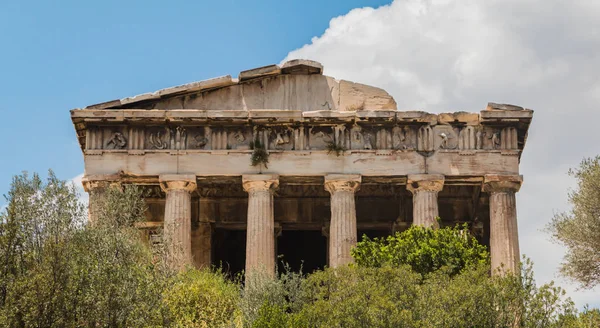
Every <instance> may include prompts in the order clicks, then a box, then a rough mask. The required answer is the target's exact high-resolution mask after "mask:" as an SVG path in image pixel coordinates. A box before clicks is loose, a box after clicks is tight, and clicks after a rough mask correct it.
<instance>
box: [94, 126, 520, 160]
mask: <svg viewBox="0 0 600 328" xmlns="http://www.w3.org/2000/svg"><path fill="white" fill-rule="evenodd" d="M137 124H139V123H137ZM518 133H519V132H518V128H517V127H512V126H507V127H503V128H499V127H497V126H488V125H467V126H454V125H451V124H435V125H429V124H428V125H410V124H401V125H396V126H381V125H371V124H369V122H358V123H340V124H336V125H312V126H307V125H297V124H296V125H294V124H285V123H282V124H279V125H272V124H268V125H262V124H258V125H231V126H223V125H216V126H207V125H198V126H193V125H168V126H140V125H132V126H122V125H120V126H89V127H88V128H87V130H86V135H85V138H86V150H88V151H95V150H98V151H103V150H125V149H128V150H136V151H138V150H139V151H145V150H186V149H191V150H226V149H232V150H249V149H252V148H253V145H254V143H255V142H256V141H257V140H258V141H259V142H260V143H261V145H262V146H263V147H264V148H265V149H266V150H280V151H281V150H283V151H293V150H301V151H304V150H329V149H330V148H331V146H332V145H335V146H336V147H339V148H342V149H347V150H361V151H364V150H378V151H380V150H401V151H403V150H418V151H422V152H433V151H437V150H455V149H456V150H461V151H463V150H468V151H470V150H519V139H518V138H519V135H518ZM142 154H143V153H142Z"/></svg>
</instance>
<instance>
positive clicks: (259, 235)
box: [242, 174, 279, 276]
mask: <svg viewBox="0 0 600 328" xmlns="http://www.w3.org/2000/svg"><path fill="white" fill-rule="evenodd" d="M242 183H243V186H244V190H245V191H246V192H247V193H248V224H247V228H246V276H248V275H250V274H252V273H256V272H257V271H263V272H264V273H267V274H268V275H274V274H275V222H274V213H273V190H274V189H276V188H277V187H278V186H279V176H277V175H270V174H251V175H244V176H242Z"/></svg>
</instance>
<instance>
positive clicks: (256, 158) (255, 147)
mask: <svg viewBox="0 0 600 328" xmlns="http://www.w3.org/2000/svg"><path fill="white" fill-rule="evenodd" d="M250 148H252V155H251V157H250V161H251V164H252V166H259V165H263V166H264V167H265V168H266V169H268V168H269V167H268V166H267V165H268V164H269V153H268V152H267V150H266V149H265V146H264V145H263V144H262V143H261V142H260V140H259V139H258V138H256V139H255V140H254V142H252V143H251V144H250Z"/></svg>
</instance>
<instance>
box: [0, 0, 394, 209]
mask: <svg viewBox="0 0 600 328" xmlns="http://www.w3.org/2000/svg"><path fill="white" fill-rule="evenodd" d="M165 3H166V2H164V1H148V0H146V1H116V0H104V1H23V0H18V1H11V0H3V1H1V2H0V44H1V45H2V49H3V50H2V51H0V114H1V118H2V121H3V123H4V124H2V127H0V140H3V141H4V142H3V148H4V149H3V151H2V155H0V172H1V174H0V194H5V193H6V192H7V191H8V188H9V184H10V180H11V177H12V176H13V175H15V174H19V173H20V172H21V171H24V170H26V171H30V172H40V173H44V172H45V171H46V170H47V169H49V168H51V169H53V170H54V171H55V172H56V173H57V175H58V176H59V177H61V178H63V179H69V178H72V177H74V176H76V175H78V174H80V173H81V172H82V171H83V158H82V155H81V151H80V150H79V148H78V146H77V143H76V139H75V132H74V129H73V127H72V124H71V122H70V119H69V110H70V109H72V108H76V107H83V106H85V105H89V104H93V103H97V102H102V101H106V100H111V99H115V98H123V97H127V96H132V95H136V94H140V93H144V92H149V91H154V90H158V89H162V88H165V87H169V86H173V85H178V84H182V83H187V82H191V81H197V80H203V79H207V78H211V77H216V76H220V75H226V74H231V75H234V76H236V75H237V73H238V72H239V71H241V70H244V69H249V68H254V67H259V66H263V65H267V64H273V63H279V62H280V61H281V60H282V59H283V58H284V57H285V56H286V55H287V54H288V52H289V51H291V50H293V49H296V48H299V47H301V46H303V45H304V44H307V43H310V40H311V38H312V37H314V36H317V35H320V34H321V33H323V31H324V30H325V29H326V28H327V26H328V24H329V20H330V19H331V18H332V17H335V16H338V15H342V14H345V13H347V12H348V11H350V10H351V9H352V8H356V7H362V6H379V5H381V4H385V3H386V1H373V0H370V1H369V0H362V1H361V0H340V1H316V0H308V1H294V2H292V1H232V0H224V1H171V2H169V5H165ZM3 202H4V200H3V199H2V201H0V204H2V203H3Z"/></svg>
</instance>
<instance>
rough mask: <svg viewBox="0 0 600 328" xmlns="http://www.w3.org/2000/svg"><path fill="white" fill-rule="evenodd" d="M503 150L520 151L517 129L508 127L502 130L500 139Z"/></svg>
mask: <svg viewBox="0 0 600 328" xmlns="http://www.w3.org/2000/svg"><path fill="white" fill-rule="evenodd" d="M500 148H501V149H519V141H518V135H517V128H515V127H506V128H504V129H502V134H501V138H500Z"/></svg>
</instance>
